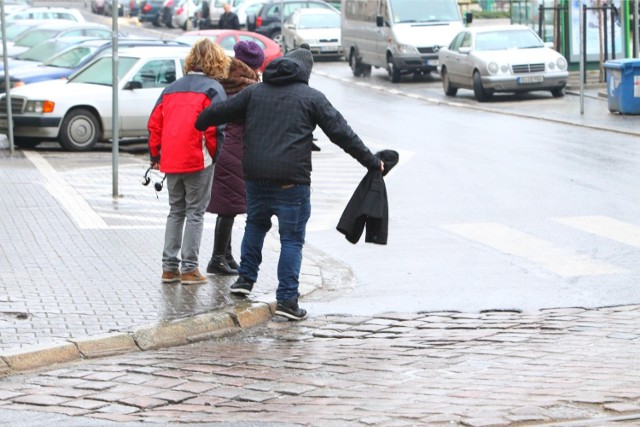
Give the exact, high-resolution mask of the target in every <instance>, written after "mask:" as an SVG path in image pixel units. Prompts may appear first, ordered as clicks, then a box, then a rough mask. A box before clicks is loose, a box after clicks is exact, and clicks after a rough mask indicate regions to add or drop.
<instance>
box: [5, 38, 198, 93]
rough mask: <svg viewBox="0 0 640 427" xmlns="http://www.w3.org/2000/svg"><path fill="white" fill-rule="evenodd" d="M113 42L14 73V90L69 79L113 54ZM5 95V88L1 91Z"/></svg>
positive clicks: (85, 46) (148, 42)
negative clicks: (94, 61)
mask: <svg viewBox="0 0 640 427" xmlns="http://www.w3.org/2000/svg"><path fill="white" fill-rule="evenodd" d="M111 44H112V40H111V39H94V40H86V41H84V42H82V43H78V44H76V45H74V46H71V47H70V48H68V49H66V50H64V51H62V52H60V53H59V54H57V55H56V56H54V57H52V58H50V59H48V60H46V61H44V62H43V63H42V64H40V65H37V66H34V67H23V68H17V69H15V70H11V71H10V76H9V81H10V86H11V87H20V86H24V85H27V84H31V83H36V82H42V81H45V80H55V79H66V78H68V77H69V76H71V74H73V73H75V72H76V71H78V70H80V69H81V68H83V67H84V66H85V65H87V64H88V63H90V62H91V61H93V60H94V59H95V58H97V57H98V56H100V55H101V54H103V53H105V52H109V51H110V50H111ZM118 46H119V47H132V46H189V45H188V44H185V43H180V42H176V41H172V40H159V39H120V40H119V41H118ZM0 93H4V88H2V89H0Z"/></svg>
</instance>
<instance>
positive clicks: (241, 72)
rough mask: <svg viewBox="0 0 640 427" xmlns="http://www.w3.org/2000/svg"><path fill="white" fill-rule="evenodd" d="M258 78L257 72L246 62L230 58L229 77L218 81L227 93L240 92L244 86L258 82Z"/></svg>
mask: <svg viewBox="0 0 640 427" xmlns="http://www.w3.org/2000/svg"><path fill="white" fill-rule="evenodd" d="M259 81H260V78H259V77H258V73H257V72H256V71H254V70H252V69H251V68H250V67H249V66H248V65H247V64H245V63H244V62H242V61H240V60H239V59H236V58H231V66H230V67H229V77H227V78H226V79H224V80H221V81H220V83H221V84H222V87H223V88H224V91H225V92H226V93H227V95H233V94H235V93H238V92H240V91H241V90H242V89H244V88H245V87H247V86H249V85H252V84H254V83H258V82H259Z"/></svg>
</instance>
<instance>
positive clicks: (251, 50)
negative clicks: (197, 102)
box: [207, 41, 264, 275]
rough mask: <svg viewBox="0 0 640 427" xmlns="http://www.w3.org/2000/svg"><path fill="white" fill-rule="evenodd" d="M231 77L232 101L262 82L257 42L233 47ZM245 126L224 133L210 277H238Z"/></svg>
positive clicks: (213, 204) (214, 192)
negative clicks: (234, 235) (234, 246)
mask: <svg viewBox="0 0 640 427" xmlns="http://www.w3.org/2000/svg"><path fill="white" fill-rule="evenodd" d="M233 51H234V52H235V57H234V58H232V59H231V67H230V68H229V77H228V78H226V79H224V80H222V81H221V83H222V87H223V88H224V90H225V92H226V94H227V96H228V97H231V96H233V95H235V94H236V93H238V92H240V91H241V90H242V89H244V88H245V87H247V86H249V85H252V84H254V83H257V82H259V81H260V76H259V74H258V71H257V70H258V69H259V68H260V67H261V66H262V63H263V62H264V51H263V50H262V48H261V47H260V46H259V45H258V44H257V43H255V42H252V41H240V42H238V43H236V45H235V46H234V47H233ZM243 138H244V123H243V122H242V121H238V122H231V123H227V125H226V126H225V129H224V145H223V147H222V151H221V153H220V156H219V157H218V161H217V163H216V168H215V170H214V175H213V185H212V186H211V201H210V202H209V206H208V207H207V212H210V213H215V214H218V217H217V219H216V229H215V234H214V242H213V254H212V255H211V260H210V261H209V265H208V266H207V273H209V274H219V275H232V274H238V264H237V263H236V261H235V259H234V258H233V254H232V252H231V232H232V229H233V222H234V219H235V216H236V215H239V214H243V213H246V212H247V205H246V200H245V189H244V174H243V173H242V140H243Z"/></svg>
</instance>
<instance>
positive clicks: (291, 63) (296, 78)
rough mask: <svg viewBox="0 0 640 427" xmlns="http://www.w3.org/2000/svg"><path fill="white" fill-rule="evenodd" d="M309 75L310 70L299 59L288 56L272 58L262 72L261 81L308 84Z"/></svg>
mask: <svg viewBox="0 0 640 427" xmlns="http://www.w3.org/2000/svg"><path fill="white" fill-rule="evenodd" d="M310 77H311V70H309V69H307V68H306V67H305V66H304V64H302V62H301V61H298V60H296V59H293V58H288V57H280V58H276V59H274V60H273V61H271V62H270V63H269V65H267V68H265V69H264V73H262V81H263V82H264V83H267V84H271V85H275V86H283V85H288V84H291V83H306V84H309V78H310Z"/></svg>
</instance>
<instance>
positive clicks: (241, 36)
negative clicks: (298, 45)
mask: <svg viewBox="0 0 640 427" xmlns="http://www.w3.org/2000/svg"><path fill="white" fill-rule="evenodd" d="M203 37H207V38H209V39H211V40H213V41H214V42H216V43H218V44H219V45H220V46H221V47H222V48H223V49H224V50H225V52H227V55H229V56H233V55H234V52H233V46H235V44H236V43H238V42H239V41H243V40H244V41H252V42H256V43H257V44H258V45H259V46H260V47H262V49H263V50H264V63H263V64H262V67H260V72H263V71H264V69H265V67H266V66H267V64H268V63H269V62H271V61H272V60H274V59H275V58H277V57H279V56H282V52H281V51H280V45H278V43H276V42H274V41H273V40H271V39H270V38H269V37H265V36H263V35H261V34H258V33H254V32H251V31H243V30H197V31H189V32H186V33H184V34H182V35H181V36H178V37H176V41H178V42H182V43H187V44H189V45H193V44H194V43H195V42H196V40H198V39H201V38H203Z"/></svg>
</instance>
